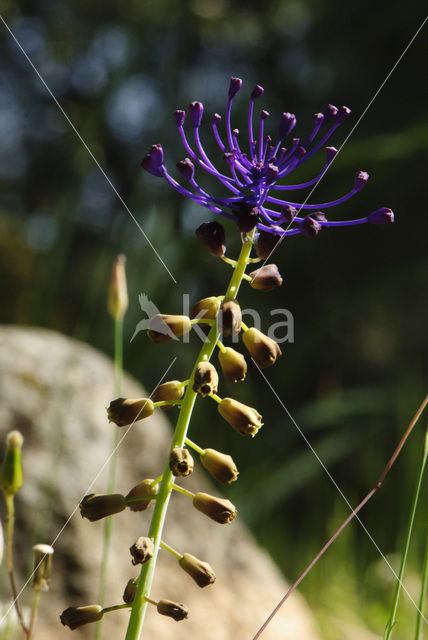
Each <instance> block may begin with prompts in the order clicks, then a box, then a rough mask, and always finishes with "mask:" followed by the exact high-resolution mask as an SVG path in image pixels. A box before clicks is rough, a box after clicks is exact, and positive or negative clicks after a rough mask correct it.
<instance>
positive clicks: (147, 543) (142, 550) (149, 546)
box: [129, 536, 154, 565]
mask: <svg viewBox="0 0 428 640" xmlns="http://www.w3.org/2000/svg"><path fill="white" fill-rule="evenodd" d="M129 551H130V553H131V556H132V564H134V565H135V564H144V563H145V562H147V561H148V560H150V558H151V557H152V556H153V551H154V545H153V540H152V539H151V538H147V537H145V536H140V537H139V538H137V539H136V541H135V542H134V544H133V545H132V547H129Z"/></svg>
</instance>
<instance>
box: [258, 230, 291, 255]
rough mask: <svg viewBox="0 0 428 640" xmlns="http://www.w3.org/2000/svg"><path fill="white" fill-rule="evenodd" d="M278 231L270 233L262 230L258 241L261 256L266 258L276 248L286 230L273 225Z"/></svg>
mask: <svg viewBox="0 0 428 640" xmlns="http://www.w3.org/2000/svg"><path fill="white" fill-rule="evenodd" d="M272 229H273V230H277V231H278V233H269V232H268V231H260V235H259V237H258V238H257V242H256V253H257V255H258V257H259V258H262V259H263V260H266V259H267V258H269V256H270V254H271V253H272V252H273V251H274V250H275V248H276V246H277V245H278V243H279V242H281V238H282V234H283V233H284V230H283V229H281V227H272Z"/></svg>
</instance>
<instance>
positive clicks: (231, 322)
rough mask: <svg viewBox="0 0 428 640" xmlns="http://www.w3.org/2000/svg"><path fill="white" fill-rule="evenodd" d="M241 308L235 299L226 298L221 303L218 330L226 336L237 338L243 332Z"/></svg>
mask: <svg viewBox="0 0 428 640" xmlns="http://www.w3.org/2000/svg"><path fill="white" fill-rule="evenodd" d="M241 322H242V313H241V307H240V306H239V303H238V302H237V300H235V298H225V299H224V300H223V302H222V303H221V309H220V314H219V322H218V328H219V331H220V332H221V333H222V334H223V335H224V336H230V335H232V336H236V335H237V334H238V333H239V332H240V331H241Z"/></svg>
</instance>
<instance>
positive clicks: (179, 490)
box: [171, 484, 195, 498]
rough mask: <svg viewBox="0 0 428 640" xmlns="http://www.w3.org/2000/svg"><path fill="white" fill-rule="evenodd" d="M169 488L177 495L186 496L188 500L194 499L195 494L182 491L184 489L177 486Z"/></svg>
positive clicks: (173, 485) (186, 490) (185, 490)
mask: <svg viewBox="0 0 428 640" xmlns="http://www.w3.org/2000/svg"><path fill="white" fill-rule="evenodd" d="M171 488H172V489H174V491H178V493H182V494H183V495H185V496H187V497H188V498H194V497H195V494H194V493H193V492H192V491H189V490H188V489H184V487H180V486H179V485H178V484H172V485H171Z"/></svg>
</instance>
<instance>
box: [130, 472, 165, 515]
mask: <svg viewBox="0 0 428 640" xmlns="http://www.w3.org/2000/svg"><path fill="white" fill-rule="evenodd" d="M153 482H154V478H146V479H145V480H142V481H141V482H140V483H139V484H137V485H135V487H133V488H132V489H131V491H130V492H129V493H128V494H127V495H126V496H125V500H126V504H127V506H128V507H129V508H130V509H131V511H145V510H146V509H147V507H148V506H149V504H150V502H151V501H152V500H153V498H155V497H156V496H157V494H158V491H159V486H158V485H157V484H155V485H154V484H153ZM135 498H141V500H140V499H139V500H135ZM143 498H147V500H144V499H143Z"/></svg>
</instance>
